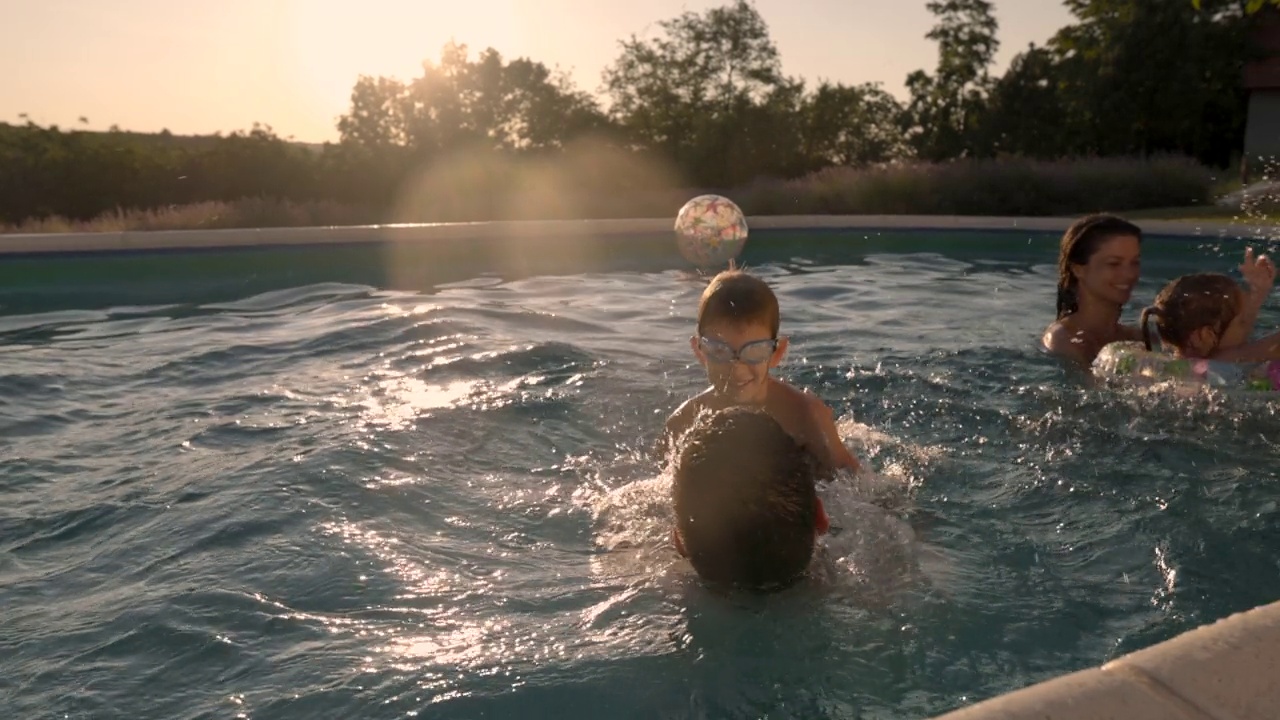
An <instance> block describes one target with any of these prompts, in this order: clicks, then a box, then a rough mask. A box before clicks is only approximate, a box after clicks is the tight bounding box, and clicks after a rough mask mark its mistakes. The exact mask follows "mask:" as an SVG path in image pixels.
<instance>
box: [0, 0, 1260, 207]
mask: <svg viewBox="0 0 1280 720" xmlns="http://www.w3.org/2000/svg"><path fill="white" fill-rule="evenodd" d="M1264 4H1271V5H1276V6H1280V0H1199V1H1198V2H1193V1H1178V2H1171V1H1170V0H1065V5H1066V6H1067V7H1068V9H1069V10H1070V12H1071V14H1072V17H1073V22H1072V23H1071V24H1069V25H1067V26H1066V27H1063V28H1062V29H1060V30H1059V31H1058V32H1057V33H1056V34H1055V35H1054V36H1053V37H1052V38H1050V39H1049V40H1048V41H1047V42H1046V43H1045V44H1043V45H1035V44H1033V45H1030V46H1028V47H1027V48H1025V49H1024V50H1022V51H1021V52H1019V53H1018V54H1017V55H1016V56H1015V57H1014V58H1013V60H1012V62H1011V63H1010V65H1009V67H1008V68H1007V69H1006V70H1005V71H1004V72H1003V74H1001V75H999V76H996V75H995V74H994V73H993V62H994V58H995V55H996V52H997V51H998V50H999V47H1000V41H999V26H998V23H997V21H996V18H995V15H994V13H993V9H992V5H991V3H990V2H989V1H988V0H931V1H930V2H928V3H927V7H928V9H929V11H930V12H931V13H932V14H933V15H934V17H935V24H934V26H933V28H932V29H931V30H930V31H929V33H928V35H927V37H928V38H929V39H930V40H932V41H933V42H934V43H936V46H937V62H936V64H935V66H934V67H933V68H930V69H920V70H917V71H915V72H913V73H911V74H910V75H909V76H908V77H907V78H906V88H907V98H906V99H905V100H904V101H899V100H898V99H897V98H895V97H894V96H893V95H891V94H890V93H888V92H887V91H885V90H884V89H883V88H882V87H881V86H880V85H879V84H876V83H866V84H860V85H847V84H842V83H832V82H821V83H818V84H816V85H812V86H811V85H810V84H808V83H806V82H805V81H804V80H802V79H799V78H795V77H790V76H787V75H786V74H785V73H784V72H783V69H782V59H781V57H780V55H779V53H778V49H777V47H776V46H775V44H774V42H773V40H772V38H771V37H770V35H769V30H768V26H767V24H766V23H765V21H764V19H763V18H762V17H761V15H760V14H759V12H758V11H757V10H756V8H755V7H754V5H752V4H751V2H749V0H732V1H731V2H729V3H728V4H726V5H724V6H721V7H717V8H713V9H710V10H707V11H705V12H686V13H683V14H681V15H679V16H678V17H675V18H671V19H668V20H665V21H663V22H661V23H660V32H658V33H657V34H656V36H655V37H652V38H650V39H641V38H638V37H636V36H632V37H630V38H627V39H624V40H622V41H621V43H620V46H619V54H618V56H617V57H616V59H615V60H614V61H613V63H612V64H610V65H609V66H608V68H607V69H606V70H605V72H604V77H603V89H604V92H603V97H596V96H594V95H592V94H590V93H588V92H585V91H583V90H581V89H579V88H577V87H575V85H574V84H573V83H572V82H571V81H570V80H569V79H568V78H567V77H566V76H564V75H562V74H558V73H556V72H554V71H552V70H551V69H550V68H548V67H547V66H546V65H544V64H543V63H541V62H537V61H535V60H531V59H528V58H516V59H507V58H504V57H503V56H502V55H501V54H500V53H499V52H498V51H497V50H495V49H492V48H489V49H486V50H484V51H482V52H480V53H478V54H475V55H473V54H472V53H471V52H470V51H469V49H468V48H467V47H466V46H465V45H457V44H450V45H448V46H446V47H445V48H444V50H443V52H442V53H441V55H440V57H439V58H438V59H437V60H432V61H427V62H425V63H424V64H423V71H422V74H421V75H420V76H419V77H417V78H413V79H410V80H407V81H401V80H398V79H394V78H387V77H370V76H362V77H360V78H359V79H358V80H357V82H356V83H355V86H354V87H353V89H352V93H351V104H350V107H349V109H348V111H347V112H346V113H345V114H344V115H343V116H342V117H341V118H340V119H339V121H338V125H337V129H338V132H339V138H340V139H339V141H338V142H336V143H327V144H325V145H324V146H321V147H310V146H304V145H300V144H296V143H291V142H288V141H286V140H284V139H282V138H280V137H279V136H278V135H276V134H275V133H274V131H272V129H271V128H270V127H268V126H258V125H255V126H254V128H253V129H251V130H248V131H238V132H234V133H231V134H230V135H226V136H214V137H203V138H182V139H180V138H176V137H171V136H168V134H167V133H162V134H151V135H145V134H137V133H125V132H119V131H113V132H107V133H94V132H84V131H78V130H63V129H60V128H58V127H56V126H51V127H41V126H39V125H36V124H34V123H32V122H27V123H26V124H18V125H10V124H3V123H0V220H3V221H6V222H17V221H20V220H23V219H25V218H29V217H41V216H47V215H61V216H65V217H69V218H77V219H83V218H89V217H92V216H95V215H97V214H99V213H102V212H104V211H108V210H112V209H115V208H154V207H163V206H166V205H174V204H183V203H191V202H197V201H205V200H234V199H238V198H242V197H270V198H280V199H287V200H295V201H307V200H331V201H337V202H341V203H349V204H353V205H360V206H365V207H378V206H381V205H385V204H386V203H388V202H391V199H392V198H395V197H396V196H397V195H398V194H402V193H401V190H402V188H403V187H405V185H406V183H410V182H412V178H414V177H416V176H419V175H421V174H422V173H423V172H424V171H426V169H430V168H433V167H455V168H456V167H482V168H483V167H485V166H486V165H485V163H486V162H489V161H490V160H493V159H495V158H497V159H500V160H501V162H503V163H507V164H506V165H503V167H509V166H510V164H512V163H515V164H521V163H542V164H544V165H545V164H547V163H552V164H554V163H555V162H557V160H558V159H559V158H562V157H565V156H567V155H569V154H572V153H573V152H575V148H576V149H578V151H579V152H581V149H582V148H584V147H588V148H592V150H591V151H592V152H601V151H602V150H601V149H602V148H607V150H608V152H609V153H612V154H613V156H615V157H625V158H631V159H634V160H636V161H637V162H638V163H642V164H643V163H650V165H651V166H660V167H663V168H665V169H666V173H665V174H663V175H662V177H663V178H664V182H668V183H676V184H680V185H682V186H688V187H700V188H730V187H739V186H743V185H745V184H748V183H752V182H754V181H757V180H759V179H761V178H772V179H789V178H797V177H801V176H805V175H808V174H811V173H815V172H818V171H822V170H824V169H826V168H830V167H833V166H851V167H864V166H871V165H878V164H883V163H892V162H896V161H927V162H946V161H950V160H955V159H961V158H979V159H981V158H1002V157H1016V158H1021V159H1034V160H1057V159H1065V158H1080V157H1150V156H1155V155H1163V154H1174V155H1182V156H1186V157H1189V158H1193V159H1195V160H1196V161H1198V162H1200V163H1202V164H1204V165H1207V166H1212V167H1217V168H1225V167H1229V166H1230V165H1231V164H1233V163H1234V162H1236V161H1237V160H1238V156H1239V153H1240V151H1241V146H1242V143H1243V134H1244V123H1245V112H1246V95H1245V90H1244V89H1243V88H1242V86H1241V75H1242V69H1243V66H1244V64H1245V63H1246V62H1247V61H1248V60H1249V59H1250V57H1251V52H1253V49H1252V48H1250V47H1249V45H1248V43H1247V42H1246V38H1247V36H1248V31H1249V28H1250V26H1251V23H1253V22H1256V21H1257V18H1258V17H1259V15H1258V14H1257V13H1258V12H1259V10H1260V9H1261V8H1262V6H1263V5H1264ZM1261 11H1262V12H1273V11H1272V10H1270V9H1265V10H1261ZM460 159H461V160H460ZM450 163H452V165H450ZM492 174H493V175H494V176H495V177H496V175H498V174H499V173H498V172H497V171H495V172H494V173H492ZM618 174H619V172H618V171H616V169H615V168H613V166H610V169H609V170H608V171H604V170H602V171H599V172H596V173H594V174H592V173H590V172H586V173H583V175H582V177H581V179H580V183H581V185H582V186H583V187H582V188H581V189H582V190H583V191H587V190H590V189H592V188H596V189H598V188H599V187H600V185H601V183H602V182H603V183H605V184H606V185H608V183H610V182H612V183H613V186H612V187H613V188H614V189H626V188H627V187H628V185H627V183H628V182H631V183H632V184H633V185H634V184H636V183H640V184H643V183H645V182H648V183H653V182H657V181H656V180H655V179H654V178H655V177H657V175H654V174H650V175H648V176H645V177H644V178H632V179H628V178H623V177H613V176H615V175H618ZM622 174H625V173H622ZM494 181H495V182H496V181H497V180H494ZM477 187H479V188H481V189H483V187H484V184H483V182H480V183H479V184H478V185H477Z"/></svg>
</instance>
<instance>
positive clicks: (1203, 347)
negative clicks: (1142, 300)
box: [1139, 273, 1243, 358]
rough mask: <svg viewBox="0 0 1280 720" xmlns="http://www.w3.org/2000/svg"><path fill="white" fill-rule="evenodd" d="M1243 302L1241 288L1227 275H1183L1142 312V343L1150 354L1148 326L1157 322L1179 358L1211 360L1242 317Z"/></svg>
mask: <svg viewBox="0 0 1280 720" xmlns="http://www.w3.org/2000/svg"><path fill="white" fill-rule="evenodd" d="M1242 300H1243V292H1242V291H1241V289H1240V286H1239V285H1237V284H1236V283H1235V281H1234V280H1232V279H1231V278H1229V277H1227V276H1226V275H1220V274H1217V273H1198V274H1195V275H1183V276H1182V277H1180V278H1178V279H1176V280H1174V281H1173V282H1171V283H1169V284H1168V285H1165V286H1164V289H1163V290H1161V291H1160V294H1159V295H1157V296H1156V299H1155V302H1154V303H1152V304H1151V305H1150V306H1149V307H1147V308H1145V309H1144V310H1143V311H1142V317H1141V319H1140V320H1139V322H1140V323H1141V325H1142V341H1143V343H1144V344H1145V345H1146V347H1147V350H1150V349H1151V335H1150V331H1149V330H1148V328H1147V322H1148V320H1149V319H1150V318H1155V321H1156V330H1157V331H1159V333H1160V339H1161V340H1162V341H1164V342H1165V343H1166V344H1168V345H1170V346H1172V347H1173V348H1174V349H1175V350H1176V351H1177V352H1178V354H1179V355H1186V356H1192V357H1201V358H1207V357H1211V356H1212V355H1213V354H1214V353H1215V352H1216V351H1217V350H1219V349H1220V348H1219V344H1220V343H1221V342H1222V335H1223V333H1225V332H1226V330H1227V326H1228V325H1230V324H1231V321H1232V320H1234V319H1235V317H1236V315H1238V314H1239V313H1240V309H1241V304H1242Z"/></svg>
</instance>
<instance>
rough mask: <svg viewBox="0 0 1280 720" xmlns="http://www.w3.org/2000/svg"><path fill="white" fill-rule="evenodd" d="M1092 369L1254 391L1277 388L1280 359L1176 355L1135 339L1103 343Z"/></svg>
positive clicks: (1107, 372) (1122, 375) (1278, 387)
mask: <svg viewBox="0 0 1280 720" xmlns="http://www.w3.org/2000/svg"><path fill="white" fill-rule="evenodd" d="M1093 369H1094V372H1097V373H1100V374H1103V375H1109V376H1112V377H1141V378H1147V379H1149V380H1153V381H1156V382H1163V381H1170V380H1172V381H1175V382H1187V383H1197V384H1203V385H1209V386H1211V387H1217V388H1226V389H1234V390H1249V391H1253V392H1271V391H1275V390H1280V360H1273V361H1271V362H1269V363H1266V364H1265V365H1260V364H1257V363H1232V362H1222V361H1218V360H1193V359H1189V358H1178V357H1174V356H1172V355H1169V354H1167V353H1162V352H1153V351H1150V350H1147V349H1146V348H1145V347H1144V346H1143V344H1142V343H1140V342H1134V341H1124V342H1113V343H1111V344H1109V345H1106V346H1105V347H1103V348H1102V350H1101V351H1100V352H1099V353H1098V357H1097V358H1096V359H1094V361H1093Z"/></svg>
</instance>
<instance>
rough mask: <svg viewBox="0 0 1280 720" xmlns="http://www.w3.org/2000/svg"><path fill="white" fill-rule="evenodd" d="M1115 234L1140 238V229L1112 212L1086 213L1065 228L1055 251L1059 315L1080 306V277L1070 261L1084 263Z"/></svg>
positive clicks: (1065, 314) (1064, 315)
mask: <svg viewBox="0 0 1280 720" xmlns="http://www.w3.org/2000/svg"><path fill="white" fill-rule="evenodd" d="M1114 237H1135V238H1137V239H1138V241H1139V242H1141V241H1142V229H1141V228H1139V227H1138V226H1137V225H1134V224H1133V223H1131V222H1129V221H1128V220H1125V219H1123V218H1120V217H1116V216H1115V215H1088V216H1085V217H1082V218H1080V219H1079V220H1077V221H1075V222H1074V223H1072V224H1071V227H1069V228H1067V231H1066V232H1065V233H1063V235H1062V243H1061V245H1060V248H1059V251H1058V319H1059V320H1061V319H1062V318H1064V317H1066V316H1068V315H1070V314H1072V313H1074V312H1076V311H1077V310H1079V309H1080V298H1079V295H1078V290H1079V288H1078V286H1079V284H1080V281H1079V280H1077V279H1076V276H1075V274H1074V273H1072V272H1071V266H1072V265H1084V264H1086V263H1088V262H1089V258H1091V257H1093V255H1094V253H1096V252H1098V249H1099V248H1101V247H1102V244H1103V243H1104V242H1106V241H1107V240H1110V239H1111V238H1114Z"/></svg>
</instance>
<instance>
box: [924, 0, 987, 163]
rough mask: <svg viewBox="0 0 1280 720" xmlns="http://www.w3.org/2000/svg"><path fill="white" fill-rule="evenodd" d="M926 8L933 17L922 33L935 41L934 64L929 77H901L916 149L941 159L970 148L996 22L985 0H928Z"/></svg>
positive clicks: (984, 92)
mask: <svg viewBox="0 0 1280 720" xmlns="http://www.w3.org/2000/svg"><path fill="white" fill-rule="evenodd" d="M927 7H928V8H929V11H930V12H932V13H933V14H934V15H935V16H937V18H938V24H937V25H935V26H934V27H933V29H932V30H930V31H929V33H928V34H927V35H926V37H927V38H929V39H930V40H933V41H935V42H937V43H938V67H937V69H936V70H935V71H934V74H933V75H932V76H930V75H929V74H927V73H925V72H924V71H923V70H917V71H915V72H913V73H911V74H910V75H909V76H907V90H908V92H909V93H910V96H911V100H910V104H909V105H908V113H909V117H910V122H911V125H912V131H913V138H912V142H913V144H914V145H915V147H916V150H917V152H918V153H919V154H920V155H921V156H922V157H924V158H927V159H930V160H942V159H946V158H952V157H958V156H960V155H964V154H970V153H972V152H973V150H974V148H973V140H974V132H975V130H976V126H977V125H978V123H979V122H980V120H979V117H980V115H981V113H982V110H983V106H984V103H985V100H986V96H987V93H988V92H989V91H990V89H991V77H990V75H989V74H988V68H990V66H991V62H992V60H993V59H994V57H995V53H996V51H997V50H998V49H999V48H1000V41H999V40H998V39H997V38H996V31H997V30H998V29H999V24H998V23H997V21H996V18H995V15H993V14H992V8H991V3H990V2H988V0H932V1H931V2H929V3H928V5H927Z"/></svg>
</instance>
